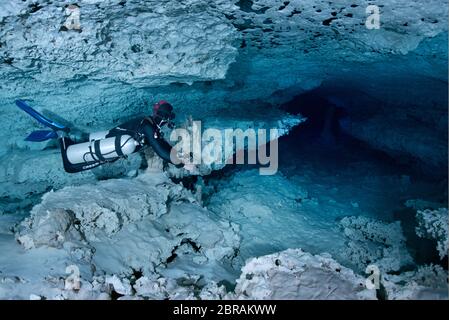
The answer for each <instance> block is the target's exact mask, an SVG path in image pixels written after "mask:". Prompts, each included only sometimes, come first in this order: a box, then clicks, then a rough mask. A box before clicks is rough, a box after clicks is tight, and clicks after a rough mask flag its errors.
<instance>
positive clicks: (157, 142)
mask: <svg viewBox="0 0 449 320" xmlns="http://www.w3.org/2000/svg"><path fill="white" fill-rule="evenodd" d="M142 131H143V133H144V135H145V137H146V138H147V141H148V144H149V145H150V146H151V147H152V148H153V150H154V152H156V153H157V155H158V156H159V157H161V158H162V159H163V160H165V161H168V162H170V163H171V164H173V165H175V166H176V167H177V168H182V167H183V166H184V164H183V163H182V162H181V160H180V159H179V158H178V157H177V155H176V151H175V150H174V149H173V147H172V146H171V145H170V144H169V143H168V142H167V141H165V140H164V139H162V138H161V137H159V136H158V135H157V134H156V135H155V129H154V128H153V126H152V125H151V124H149V123H148V122H146V123H145V124H144V126H143V127H142ZM172 150H173V151H174V152H173V156H174V157H175V159H173V160H174V161H175V162H177V163H178V164H175V163H173V162H174V161H172V159H171V152H172Z"/></svg>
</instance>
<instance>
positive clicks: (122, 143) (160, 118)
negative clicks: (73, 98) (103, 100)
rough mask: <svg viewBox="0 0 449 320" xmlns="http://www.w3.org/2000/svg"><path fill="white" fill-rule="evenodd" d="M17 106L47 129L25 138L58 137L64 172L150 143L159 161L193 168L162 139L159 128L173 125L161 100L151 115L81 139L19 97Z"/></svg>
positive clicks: (85, 167) (111, 159)
mask: <svg viewBox="0 0 449 320" xmlns="http://www.w3.org/2000/svg"><path fill="white" fill-rule="evenodd" d="M16 104H17V106H18V107H19V108H20V109H22V110H23V111H25V112H26V113H28V114H29V115H30V116H32V117H33V118H34V119H36V120H37V121H38V122H40V123H41V124H43V125H45V126H46V127H48V128H49V129H51V130H38V131H34V132H32V133H31V134H30V135H29V136H28V137H27V138H26V139H25V141H32V142H42V141H46V140H50V139H59V144H60V148H61V154H62V162H63V165H64V170H65V171H66V172H68V173H76V172H80V171H85V170H90V169H93V168H96V167H98V166H100V165H102V164H105V163H110V162H114V161H117V160H118V159H120V158H125V157H127V156H128V155H130V154H132V153H135V152H138V151H140V150H142V149H143V148H144V147H146V146H151V147H152V148H153V150H154V151H155V152H156V154H158V155H159V157H161V158H162V159H163V160H165V161H167V162H170V163H172V164H174V165H175V166H176V167H178V168H182V167H184V168H185V169H186V170H189V171H191V170H193V169H194V168H193V165H191V164H188V163H183V162H182V160H181V159H179V158H178V155H177V152H176V150H175V149H174V148H173V147H172V146H171V145H170V144H169V143H168V142H167V141H166V140H165V139H164V138H163V133H162V131H161V129H162V127H163V126H165V125H167V126H168V127H169V128H170V129H173V128H174V124H173V122H172V121H173V119H174V118H175V114H174V112H173V107H172V105H171V104H170V103H168V102H167V101H165V100H161V101H159V102H158V103H156V104H155V105H154V107H153V115H152V116H147V117H140V118H136V119H132V120H130V121H127V122H125V123H123V124H121V125H119V126H117V127H115V128H113V129H111V130H109V131H102V132H95V133H91V134H89V135H88V137H87V136H86V137H85V138H84V139H83V138H82V139H83V140H84V141H83V142H75V141H74V140H73V139H71V138H70V137H69V133H70V128H68V127H67V126H64V125H61V124H59V123H57V122H55V121H52V120H50V119H48V118H46V117H45V116H43V115H42V114H40V113H39V112H37V111H36V110H34V109H33V108H31V107H30V106H29V105H27V104H26V103H25V102H24V101H22V100H17V101H16Z"/></svg>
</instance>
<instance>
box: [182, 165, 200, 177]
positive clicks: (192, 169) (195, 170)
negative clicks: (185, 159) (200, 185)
mask: <svg viewBox="0 0 449 320" xmlns="http://www.w3.org/2000/svg"><path fill="white" fill-rule="evenodd" d="M184 169H186V170H187V171H189V172H190V173H191V174H199V173H200V171H199V169H198V166H197V165H196V164H193V163H184Z"/></svg>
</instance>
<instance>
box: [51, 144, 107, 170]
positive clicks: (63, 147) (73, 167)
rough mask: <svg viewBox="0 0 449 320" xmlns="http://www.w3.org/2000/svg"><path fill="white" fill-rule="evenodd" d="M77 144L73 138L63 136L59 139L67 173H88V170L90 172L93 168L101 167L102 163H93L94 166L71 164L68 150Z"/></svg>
mask: <svg viewBox="0 0 449 320" xmlns="http://www.w3.org/2000/svg"><path fill="white" fill-rule="evenodd" d="M74 144H76V143H75V141H73V140H72V139H71V138H69V137H65V136H62V137H61V138H59V145H60V148H61V156H62V163H63V165H64V170H65V171H66V172H67V173H77V172H81V171H86V170H90V169H93V168H96V167H98V166H99V165H101V163H100V162H98V163H93V164H84V163H81V164H72V163H70V161H69V159H68V157H67V150H68V148H69V147H70V146H71V145H74Z"/></svg>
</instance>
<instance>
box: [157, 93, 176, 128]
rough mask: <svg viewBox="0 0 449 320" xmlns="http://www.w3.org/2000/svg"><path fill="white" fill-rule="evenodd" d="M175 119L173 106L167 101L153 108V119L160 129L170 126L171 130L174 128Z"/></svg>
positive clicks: (160, 102)
mask: <svg viewBox="0 0 449 320" xmlns="http://www.w3.org/2000/svg"><path fill="white" fill-rule="evenodd" d="M174 118H175V113H174V112H173V106H172V105H171V104H170V103H168V102H167V101H165V100H161V101H159V102H158V103H156V104H155V105H154V106H153V119H154V121H156V124H157V125H158V126H159V127H162V126H164V125H168V127H169V128H173V126H174V125H173V122H172V121H173V119H174Z"/></svg>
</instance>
